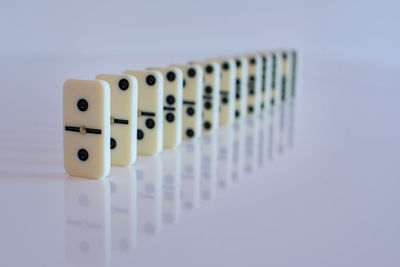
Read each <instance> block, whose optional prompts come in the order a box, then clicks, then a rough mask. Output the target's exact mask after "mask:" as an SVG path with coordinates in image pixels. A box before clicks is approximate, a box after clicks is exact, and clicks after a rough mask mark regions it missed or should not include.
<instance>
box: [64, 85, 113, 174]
mask: <svg viewBox="0 0 400 267" xmlns="http://www.w3.org/2000/svg"><path fill="white" fill-rule="evenodd" d="M63 114H64V115H63V117H64V169H65V171H66V172H67V173H68V174H70V175H72V176H80V177H87V178H94V179H100V178H103V177H105V176H107V175H108V173H109V172H110V86H109V85H108V83H106V82H104V81H88V80H67V81H66V82H65V83H64V89H63Z"/></svg>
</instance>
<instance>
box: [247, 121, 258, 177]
mask: <svg viewBox="0 0 400 267" xmlns="http://www.w3.org/2000/svg"><path fill="white" fill-rule="evenodd" d="M258 127H259V120H258V118H257V117H255V116H251V117H249V118H248V119H247V120H246V133H245V135H246V136H245V159H244V170H245V172H246V174H250V173H252V172H254V171H255V170H256V168H257V166H258V165H257V155H258V153H259V152H258V149H259V147H258V146H257V141H259V139H257V136H258V135H257V134H256V133H257V131H258Z"/></svg>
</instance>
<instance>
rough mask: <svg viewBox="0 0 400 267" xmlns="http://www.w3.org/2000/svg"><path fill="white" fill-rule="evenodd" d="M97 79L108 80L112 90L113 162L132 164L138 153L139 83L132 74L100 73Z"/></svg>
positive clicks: (111, 145)
mask: <svg viewBox="0 0 400 267" xmlns="http://www.w3.org/2000/svg"><path fill="white" fill-rule="evenodd" d="M96 80H103V81H106V82H107V83H108V84H109V85H110V92H111V111H110V113H111V119H110V122H111V129H110V130H111V134H110V135H111V139H110V149H111V164H112V165H117V166H123V167H125V166H128V165H132V164H133V163H134V162H135V161H136V154H137V138H136V133H137V98H138V83H137V80H136V78H135V77H133V76H131V75H110V74H100V75H98V76H97V77H96Z"/></svg>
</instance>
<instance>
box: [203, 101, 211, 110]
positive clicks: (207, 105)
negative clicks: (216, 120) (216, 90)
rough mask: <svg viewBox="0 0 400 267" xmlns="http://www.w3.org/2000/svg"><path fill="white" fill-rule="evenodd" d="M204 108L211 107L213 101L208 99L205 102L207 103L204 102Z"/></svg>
mask: <svg viewBox="0 0 400 267" xmlns="http://www.w3.org/2000/svg"><path fill="white" fill-rule="evenodd" d="M204 108H205V109H211V102H208V101H207V102H205V103H204Z"/></svg>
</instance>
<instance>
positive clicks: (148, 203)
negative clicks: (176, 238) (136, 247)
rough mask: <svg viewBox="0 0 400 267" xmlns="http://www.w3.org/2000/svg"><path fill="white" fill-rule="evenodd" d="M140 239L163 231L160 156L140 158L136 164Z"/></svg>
mask: <svg viewBox="0 0 400 267" xmlns="http://www.w3.org/2000/svg"><path fill="white" fill-rule="evenodd" d="M135 168H136V177H137V197H138V200H137V201H138V234H139V237H143V236H148V235H154V234H157V233H159V232H160V231H161V203H162V202H161V194H162V161H161V158H160V157H159V156H153V157H145V156H142V157H138V160H137V161H136V164H135Z"/></svg>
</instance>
